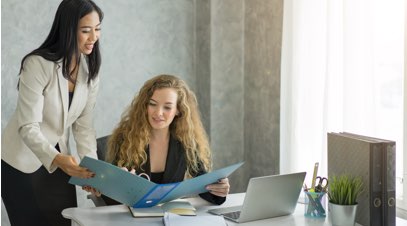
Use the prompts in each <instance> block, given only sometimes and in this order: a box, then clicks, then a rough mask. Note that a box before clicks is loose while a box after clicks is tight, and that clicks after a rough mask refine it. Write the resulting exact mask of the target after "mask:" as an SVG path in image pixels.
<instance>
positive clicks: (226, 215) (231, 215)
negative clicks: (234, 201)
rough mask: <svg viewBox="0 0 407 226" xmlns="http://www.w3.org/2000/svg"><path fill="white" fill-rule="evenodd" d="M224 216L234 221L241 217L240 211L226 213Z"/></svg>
mask: <svg viewBox="0 0 407 226" xmlns="http://www.w3.org/2000/svg"><path fill="white" fill-rule="evenodd" d="M222 215H223V216H225V217H229V218H232V219H239V217H240V211H235V212H229V213H224V214H222Z"/></svg>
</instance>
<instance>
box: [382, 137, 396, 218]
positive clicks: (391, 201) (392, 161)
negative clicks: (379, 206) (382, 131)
mask: <svg viewBox="0 0 407 226" xmlns="http://www.w3.org/2000/svg"><path fill="white" fill-rule="evenodd" d="M383 152H384V153H383V155H384V158H383V161H384V162H385V163H386V169H385V170H384V179H385V180H384V182H385V183H384V185H385V186H386V189H385V190H383V197H384V221H385V222H384V225H386V226H395V225H396V181H395V178H396V145H395V143H386V144H384V147H383Z"/></svg>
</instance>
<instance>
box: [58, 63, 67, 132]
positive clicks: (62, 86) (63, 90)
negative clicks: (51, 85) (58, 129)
mask: <svg viewBox="0 0 407 226" xmlns="http://www.w3.org/2000/svg"><path fill="white" fill-rule="evenodd" d="M57 76H58V83H59V91H60V92H61V102H62V107H63V109H64V111H63V112H64V113H63V128H66V121H67V117H68V102H69V97H68V80H67V79H66V78H65V77H64V76H63V74H62V61H59V62H58V63H57Z"/></svg>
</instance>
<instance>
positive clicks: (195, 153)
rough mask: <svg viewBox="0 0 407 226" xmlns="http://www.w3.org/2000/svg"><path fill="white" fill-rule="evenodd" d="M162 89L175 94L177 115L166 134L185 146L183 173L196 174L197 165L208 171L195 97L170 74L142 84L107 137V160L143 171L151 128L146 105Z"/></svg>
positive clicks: (208, 159)
mask: <svg viewBox="0 0 407 226" xmlns="http://www.w3.org/2000/svg"><path fill="white" fill-rule="evenodd" d="M163 88H172V89H174V90H175V91H176V93H177V94H178V98H177V109H178V111H179V114H178V116H176V117H175V118H174V120H173V121H172V123H171V125H170V133H171V136H173V137H174V138H175V139H177V140H178V141H180V142H181V144H182V145H183V147H184V149H185V152H186V153H185V156H186V161H187V172H186V173H187V174H186V176H187V177H191V175H194V174H196V173H197V172H198V170H199V168H203V169H204V170H206V171H210V169H211V154H210V148H209V142H208V136H207V134H206V132H205V129H204V127H203V125H202V122H201V117H200V113H199V110H198V103H197V100H196V96H195V94H194V93H193V92H192V91H191V90H190V88H189V87H188V85H187V84H186V83H185V82H184V81H183V80H181V79H179V78H177V77H176V76H173V75H158V76H156V77H154V78H152V79H150V80H148V81H146V82H145V83H144V85H143V87H142V88H141V89H140V91H139V93H138V95H136V96H135V98H134V99H133V101H132V102H131V105H130V106H129V107H128V109H127V110H126V111H125V112H124V113H123V115H122V118H121V121H120V123H119V124H118V126H117V128H116V129H115V130H114V131H113V133H112V135H111V136H110V138H109V142H108V147H109V148H108V153H107V161H109V162H112V163H114V164H116V165H118V166H119V167H126V168H128V169H135V170H142V171H144V170H143V168H142V167H143V165H144V164H145V163H146V161H147V153H146V151H145V150H146V147H147V145H148V144H149V141H150V135H151V131H152V127H151V125H150V123H149V121H148V115H147V107H148V103H149V101H150V98H151V97H152V96H153V93H154V91H155V90H158V89H163Z"/></svg>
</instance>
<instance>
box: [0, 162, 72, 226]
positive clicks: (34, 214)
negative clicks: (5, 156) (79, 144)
mask: <svg viewBox="0 0 407 226" xmlns="http://www.w3.org/2000/svg"><path fill="white" fill-rule="evenodd" d="M69 178H70V177H69V176H68V175H67V174H65V173H64V172H63V171H62V170H60V169H57V170H56V171H55V172H53V173H51V174H50V173H49V172H48V171H47V170H46V169H45V168H44V166H41V168H39V169H38V170H37V171H35V172H34V173H30V174H26V173H23V172H21V171H19V170H17V169H15V168H13V167H12V166H10V165H9V164H7V163H6V162H4V161H3V160H1V197H2V199H3V202H4V205H5V207H6V210H7V214H8V216H9V219H10V223H11V225H12V226H30V225H32V226H39V225H42V226H64V225H67V226H70V225H71V221H70V220H69V219H65V218H63V216H62V214H61V212H62V210H63V209H65V208H69V207H76V206H77V202H76V190H75V186H74V185H71V184H69V183H68V180H69Z"/></svg>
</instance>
